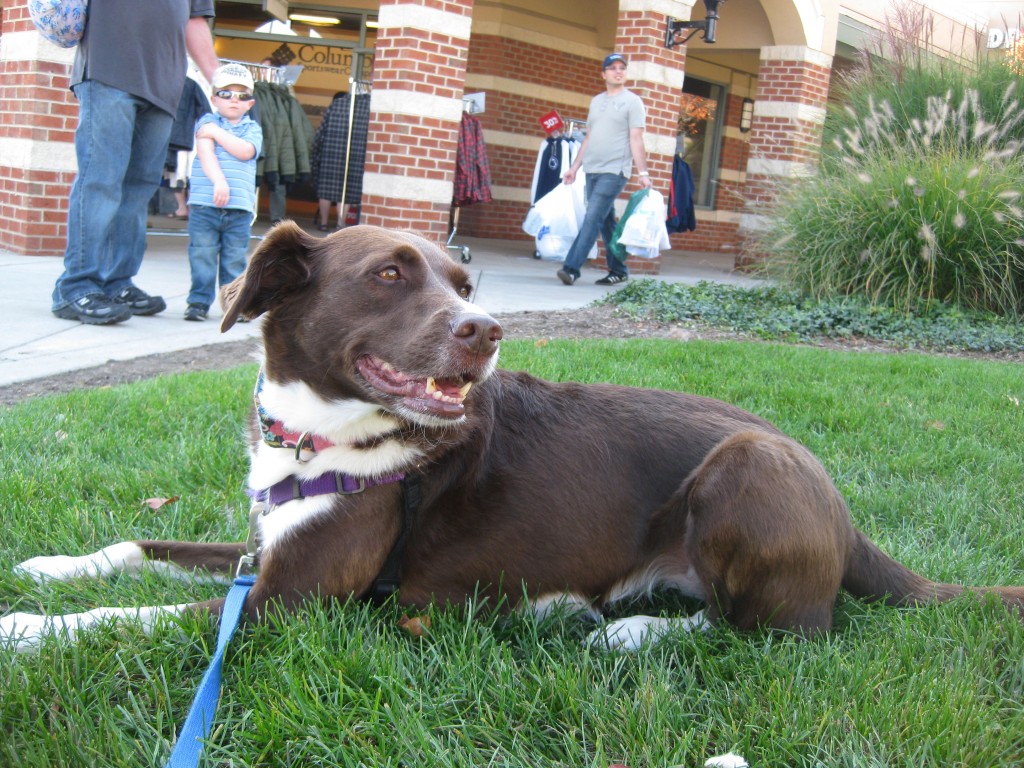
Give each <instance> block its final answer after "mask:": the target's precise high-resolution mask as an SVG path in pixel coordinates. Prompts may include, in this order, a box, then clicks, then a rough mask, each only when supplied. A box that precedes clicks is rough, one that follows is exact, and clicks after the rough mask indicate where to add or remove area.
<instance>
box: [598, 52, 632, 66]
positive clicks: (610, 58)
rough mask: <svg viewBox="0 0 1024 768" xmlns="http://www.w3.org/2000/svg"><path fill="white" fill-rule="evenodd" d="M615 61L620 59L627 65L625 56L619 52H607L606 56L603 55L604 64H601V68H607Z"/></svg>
mask: <svg viewBox="0 0 1024 768" xmlns="http://www.w3.org/2000/svg"><path fill="white" fill-rule="evenodd" d="M616 61H621V62H622V63H623V64H624V65H626V66H627V67H628V66H629V62H628V61H626V57H625V56H623V55H622V54H621V53H609V54H608V55H607V56H605V57H604V64H602V65H601V69H608V67H610V66H611V65H612V64H614V63H615V62H616Z"/></svg>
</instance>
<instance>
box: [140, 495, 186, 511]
mask: <svg viewBox="0 0 1024 768" xmlns="http://www.w3.org/2000/svg"><path fill="white" fill-rule="evenodd" d="M179 498H181V497H180V496H171V497H169V498H166V499H163V498H160V497H155V498H152V499H146V500H145V501H143V502H142V506H144V507H149V508H150V509H160V508H161V507H163V506H166V505H167V504H173V503H174V502H176V501H177V500H178V499H179Z"/></svg>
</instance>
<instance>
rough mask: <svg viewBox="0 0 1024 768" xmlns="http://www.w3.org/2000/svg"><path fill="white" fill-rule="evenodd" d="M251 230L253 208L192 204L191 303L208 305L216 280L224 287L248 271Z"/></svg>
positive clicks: (189, 240) (189, 238)
mask: <svg viewBox="0 0 1024 768" xmlns="http://www.w3.org/2000/svg"><path fill="white" fill-rule="evenodd" d="M251 232H252V211H242V210H237V209H235V208H213V207H211V206H209V205H191V206H189V214H188V265H189V268H190V269H191V271H192V288H191V289H190V290H189V293H188V303H189V304H202V305H203V306H204V307H207V308H209V307H210V306H212V305H213V300H214V298H215V297H216V290H217V281H218V279H219V280H220V285H221V286H222V287H223V286H225V285H227V284H228V283H230V282H231V281H232V280H234V279H235V278H236V277H238V276H239V275H241V274H242V272H244V271H245V254H246V251H248V250H249V235H250V234H251Z"/></svg>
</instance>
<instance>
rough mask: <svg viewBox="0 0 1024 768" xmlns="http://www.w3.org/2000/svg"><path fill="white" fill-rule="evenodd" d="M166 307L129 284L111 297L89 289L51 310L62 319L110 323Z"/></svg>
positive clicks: (148, 313)
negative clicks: (84, 293)
mask: <svg viewBox="0 0 1024 768" xmlns="http://www.w3.org/2000/svg"><path fill="white" fill-rule="evenodd" d="M165 309H167V303H166V302H165V301H164V300H163V299H162V298H161V297H160V296H150V295H149V294H148V293H146V292H145V291H143V290H141V289H139V288H136V287H135V286H134V285H129V286H128V287H127V288H125V289H124V290H122V291H121V292H120V293H119V294H117V296H115V297H114V298H110V297H109V296H105V295H103V294H102V293H99V292H97V293H90V294H87V295H85V296H82V297H81V298H78V299H75V300H74V301H72V302H70V303H68V304H65V305H64V306H63V307H60V308H59V309H55V310H53V314H54V315H56V316H57V317H59V318H60V319H61V320H77V321H78V322H80V323H85V324H86V325H113V324H114V323H123V322H124V321H125V320H127V319H128V318H129V317H131V316H132V315H155V314H156V313H157V312H163V311H164V310H165Z"/></svg>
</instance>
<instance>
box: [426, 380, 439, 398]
mask: <svg viewBox="0 0 1024 768" xmlns="http://www.w3.org/2000/svg"><path fill="white" fill-rule="evenodd" d="M426 390H427V394H428V395H437V393H438V391H439V390H438V389H437V382H436V381H434V377H433V376H430V377H428V378H427V387H426Z"/></svg>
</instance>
